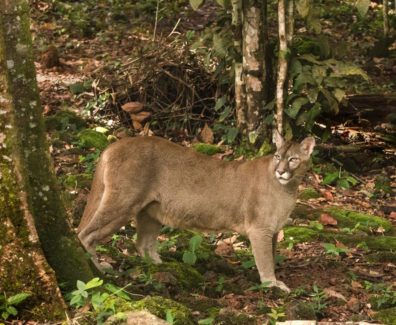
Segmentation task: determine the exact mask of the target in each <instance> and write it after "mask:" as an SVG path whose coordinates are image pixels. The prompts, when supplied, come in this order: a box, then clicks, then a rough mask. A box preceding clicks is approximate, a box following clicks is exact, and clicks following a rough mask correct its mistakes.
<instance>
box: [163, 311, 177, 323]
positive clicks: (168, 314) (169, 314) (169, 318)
mask: <svg viewBox="0 0 396 325" xmlns="http://www.w3.org/2000/svg"><path fill="white" fill-rule="evenodd" d="M165 319H166V322H167V323H168V324H171V325H173V324H174V323H175V317H174V316H173V314H172V310H170V309H168V310H167V311H166V316H165Z"/></svg>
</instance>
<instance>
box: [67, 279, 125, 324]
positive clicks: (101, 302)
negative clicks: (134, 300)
mask: <svg viewBox="0 0 396 325" xmlns="http://www.w3.org/2000/svg"><path fill="white" fill-rule="evenodd" d="M124 289H125V288H119V287H117V286H115V285H113V284H111V283H106V284H103V280H102V279H100V278H93V279H91V280H90V281H88V282H87V283H85V282H83V281H80V280H78V281H77V290H74V291H73V292H71V294H70V297H71V299H70V302H69V303H70V306H72V307H74V308H81V307H83V306H86V305H88V306H90V307H92V308H93V310H94V312H95V314H96V321H97V323H98V324H102V323H103V321H104V320H105V319H106V318H107V317H109V316H111V315H114V314H116V313H117V310H116V304H117V299H121V300H123V301H130V300H131V299H130V297H129V295H128V294H127V293H126V292H125V291H124Z"/></svg>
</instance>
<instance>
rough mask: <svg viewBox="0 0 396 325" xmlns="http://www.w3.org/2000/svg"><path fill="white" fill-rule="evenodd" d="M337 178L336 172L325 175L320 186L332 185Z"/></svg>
mask: <svg viewBox="0 0 396 325" xmlns="http://www.w3.org/2000/svg"><path fill="white" fill-rule="evenodd" d="M338 177H339V174H338V172H334V173H330V174H327V175H326V176H325V178H324V179H323V181H322V184H323V185H329V184H332V183H333V182H334V181H335V180H336V179H338Z"/></svg>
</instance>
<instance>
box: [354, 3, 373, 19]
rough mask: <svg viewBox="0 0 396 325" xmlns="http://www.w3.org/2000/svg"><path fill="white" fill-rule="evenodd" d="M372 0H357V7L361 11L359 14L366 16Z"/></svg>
mask: <svg viewBox="0 0 396 325" xmlns="http://www.w3.org/2000/svg"><path fill="white" fill-rule="evenodd" d="M370 3H371V0H357V1H356V9H357V11H358V13H359V16H360V17H361V18H363V17H364V16H366V14H367V11H368V9H369V7H370Z"/></svg>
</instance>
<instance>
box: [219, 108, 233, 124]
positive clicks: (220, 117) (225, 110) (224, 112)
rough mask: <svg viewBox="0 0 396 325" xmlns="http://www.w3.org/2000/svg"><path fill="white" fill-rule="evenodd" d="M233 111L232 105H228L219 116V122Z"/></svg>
mask: <svg viewBox="0 0 396 325" xmlns="http://www.w3.org/2000/svg"><path fill="white" fill-rule="evenodd" d="M231 111H232V107H231V106H226V107H225V108H224V111H222V112H221V114H220V116H219V122H223V121H224V120H225V119H226V118H227V117H228V116H229V115H230V114H231Z"/></svg>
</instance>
